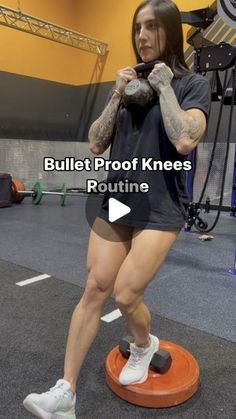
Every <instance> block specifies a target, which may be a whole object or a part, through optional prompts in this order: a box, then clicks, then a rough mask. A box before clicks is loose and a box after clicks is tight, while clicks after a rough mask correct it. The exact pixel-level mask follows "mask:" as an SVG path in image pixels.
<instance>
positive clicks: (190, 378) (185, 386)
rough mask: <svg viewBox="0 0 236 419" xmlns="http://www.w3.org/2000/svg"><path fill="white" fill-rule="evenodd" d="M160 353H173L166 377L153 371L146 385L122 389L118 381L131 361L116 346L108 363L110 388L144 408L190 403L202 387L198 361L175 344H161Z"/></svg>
mask: <svg viewBox="0 0 236 419" xmlns="http://www.w3.org/2000/svg"><path fill="white" fill-rule="evenodd" d="M160 349H164V350H166V351H168V352H170V354H171V357H172V364H171V367H170V369H169V370H168V371H167V372H166V373H164V374H158V373H156V372H154V371H152V370H150V369H149V373H148V379H147V380H146V381H145V382H144V383H142V384H132V385H129V386H122V385H121V384H120V383H119V381H118V377H119V374H120V371H121V369H122V368H123V366H124V365H125V363H126V362H127V360H126V359H125V358H124V357H123V356H122V355H121V353H120V351H119V347H118V346H116V347H115V348H114V349H112V351H111V352H110V353H109V354H108V356H107V359H106V364H105V369H106V381H107V385H108V386H109V387H110V389H111V390H112V391H113V392H114V393H115V394H116V395H117V396H119V397H121V398H122V399H124V400H126V401H128V402H130V403H133V404H135V405H139V406H144V407H153V408H164V407H171V406H177V405H178V404H181V403H184V402H185V401H186V400H188V399H190V398H191V397H192V396H193V395H194V394H195V393H196V391H197V390H198V386H199V375H200V371H199V366H198V363H197V361H196V359H195V358H194V357H193V356H192V354H191V353H189V352H188V351H187V350H186V349H184V348H182V347H181V346H179V345H176V344H175V343H172V342H168V341H160Z"/></svg>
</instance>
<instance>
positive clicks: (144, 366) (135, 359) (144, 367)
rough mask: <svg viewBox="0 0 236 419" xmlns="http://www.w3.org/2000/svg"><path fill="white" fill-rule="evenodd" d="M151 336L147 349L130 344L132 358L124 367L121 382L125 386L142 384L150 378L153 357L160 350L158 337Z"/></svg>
mask: <svg viewBox="0 0 236 419" xmlns="http://www.w3.org/2000/svg"><path fill="white" fill-rule="evenodd" d="M149 336H150V345H149V346H148V347H147V348H141V347H139V346H136V345H135V344H134V343H131V344H130V356H129V359H128V361H127V362H126V364H125V366H124V367H123V369H122V371H121V373H120V376H119V382H120V384H122V385H123V386H127V385H129V384H141V383H144V381H146V379H147V378H148V368H149V365H150V362H151V360H152V357H153V355H154V353H155V352H156V351H158V349H159V339H158V338H157V337H156V336H153V335H149Z"/></svg>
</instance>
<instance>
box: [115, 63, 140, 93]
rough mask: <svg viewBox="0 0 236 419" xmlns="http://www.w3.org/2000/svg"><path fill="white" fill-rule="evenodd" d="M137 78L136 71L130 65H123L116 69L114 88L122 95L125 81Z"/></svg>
mask: <svg viewBox="0 0 236 419" xmlns="http://www.w3.org/2000/svg"><path fill="white" fill-rule="evenodd" d="M133 79H137V73H136V71H135V70H134V69H133V68H132V67H125V68H122V69H121V70H118V71H117V77H116V90H117V91H118V92H119V93H120V94H121V95H123V93H124V90H125V87H126V85H127V83H129V82H130V81H131V80H133Z"/></svg>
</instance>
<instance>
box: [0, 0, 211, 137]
mask: <svg viewBox="0 0 236 419" xmlns="http://www.w3.org/2000/svg"><path fill="white" fill-rule="evenodd" d="M177 3H178V5H179V7H180V9H181V10H188V3H187V2H186V1H183V0H179V1H178V2H177ZM194 3H196V7H201V6H204V5H206V1H205V0H202V1H200V0H199V1H196V2H194ZM19 4H20V8H21V10H22V12H24V13H27V14H30V15H32V16H36V17H38V18H41V19H44V20H47V21H49V22H52V23H55V24H58V25H61V26H64V27H68V28H71V29H73V30H77V31H79V32H82V33H84V34H87V35H88V36H91V37H95V38H97V39H99V40H101V41H104V42H106V43H108V45H109V47H108V49H109V52H108V54H107V56H106V57H101V56H97V55H96V54H92V53H89V52H86V51H82V50H79V49H75V48H72V47H69V46H66V45H62V44H59V43H56V42H52V41H50V40H47V39H43V38H40V37H37V36H34V35H31V34H28V33H24V32H21V31H19V30H15V29H12V28H8V27H4V26H2V25H0V39H1V41H3V42H1V43H0V45H1V46H0V69H1V72H0V88H1V100H2V105H1V108H0V137H2V138H26V139H27V138H28V139H45V140H62V139H63V140H79V141H86V140H87V131H88V126H89V125H90V124H91V121H92V120H93V119H95V118H96V117H97V115H98V114H99V113H100V111H101V109H102V107H103V104H104V101H105V99H106V96H107V93H108V91H109V89H110V87H111V85H112V82H113V80H115V77H116V71H117V69H118V68H122V67H124V66H127V65H132V64H134V62H135V61H134V55H133V52H132V47H131V34H130V32H131V21H132V16H133V12H134V10H135V8H136V7H137V5H138V4H139V0H129V6H127V0H122V1H119V2H116V1H115V0H113V1H108V0H99V5H98V2H97V0H92V1H89V2H85V1H84V0H77V1H76V0H59V1H58V0H34V2H32V1H30V0H21V1H20V2H19ZM2 5H3V6H7V7H11V8H17V6H18V2H17V0H3V3H2ZM194 7H195V5H194ZM185 31H186V28H185Z"/></svg>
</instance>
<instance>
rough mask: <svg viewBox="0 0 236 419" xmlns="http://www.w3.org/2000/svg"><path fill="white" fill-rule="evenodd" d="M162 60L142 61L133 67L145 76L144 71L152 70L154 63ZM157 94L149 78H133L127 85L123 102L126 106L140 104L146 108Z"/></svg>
mask: <svg viewBox="0 0 236 419" xmlns="http://www.w3.org/2000/svg"><path fill="white" fill-rule="evenodd" d="M160 62H161V61H159V60H155V61H151V62H149V63H140V64H137V65H136V66H134V67H133V68H134V70H135V71H136V73H137V74H138V75H139V74H142V76H144V73H145V72H146V71H149V70H152V69H153V67H154V65H155V64H157V63H160ZM155 94H156V93H155V92H154V90H153V89H152V87H151V85H150V83H149V82H148V80H147V79H145V78H142V77H140V78H137V79H134V80H131V81H130V82H129V83H128V84H127V85H126V88H125V91H124V94H123V103H124V105H125V106H126V107H129V106H131V105H138V106H141V107H142V108H145V107H146V106H147V105H148V104H149V103H150V102H151V101H152V100H153V99H154V97H155Z"/></svg>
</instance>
